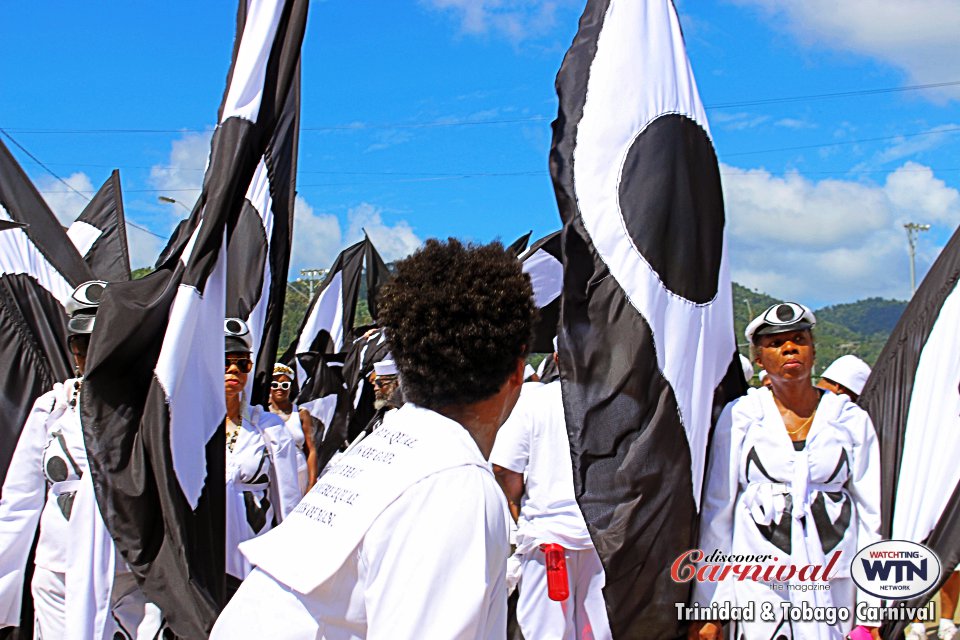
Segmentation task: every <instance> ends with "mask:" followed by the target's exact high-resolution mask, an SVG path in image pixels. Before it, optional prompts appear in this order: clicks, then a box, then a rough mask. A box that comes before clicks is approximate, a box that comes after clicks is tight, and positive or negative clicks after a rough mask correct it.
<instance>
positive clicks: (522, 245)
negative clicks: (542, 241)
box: [507, 230, 533, 258]
mask: <svg viewBox="0 0 960 640" xmlns="http://www.w3.org/2000/svg"><path fill="white" fill-rule="evenodd" d="M531 235H533V231H532V230H531V231H527V232H526V233H525V234H523V235H522V236H520V237H519V238H517V239H516V240H514V241H513V242H511V243H510V246H508V247H507V251H509V252H510V253H512V254H513V255H515V256H517V257H518V258H519V257H520V254H521V253H523V252H524V251H526V249H527V244H529V243H530V236H531Z"/></svg>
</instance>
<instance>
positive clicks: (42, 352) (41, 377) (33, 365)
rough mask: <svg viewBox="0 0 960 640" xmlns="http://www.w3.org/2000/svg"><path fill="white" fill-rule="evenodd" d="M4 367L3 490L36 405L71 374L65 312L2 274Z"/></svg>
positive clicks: (23, 279) (17, 278) (36, 288)
mask: <svg viewBox="0 0 960 640" xmlns="http://www.w3.org/2000/svg"><path fill="white" fill-rule="evenodd" d="M0 362H2V363H3V366H2V367H0V412H2V414H3V415H4V416H5V417H6V418H5V419H4V420H2V421H0V486H2V482H3V479H4V478H5V477H6V474H7V467H8V466H9V465H10V458H11V457H13V451H14V449H15V448H16V446H17V441H18V440H19V438H20V431H21V429H22V428H23V423H24V422H26V420H27V416H28V415H29V414H30V409H31V408H32V407H33V403H34V401H35V400H36V399H37V398H38V397H40V396H41V395H42V394H44V393H46V392H47V391H49V390H50V389H51V388H53V384H54V383H55V382H58V381H61V380H66V379H67V378H69V377H70V375H71V370H72V367H71V366H70V359H69V351H67V323H66V314H65V313H64V310H63V307H62V306H61V305H60V302H59V301H57V300H56V299H55V298H54V297H53V295H51V294H50V292H49V291H47V290H46V289H44V288H43V287H42V286H40V284H39V283H38V282H37V281H36V280H35V279H33V278H32V277H30V276H28V275H26V274H15V275H13V274H5V275H0ZM0 493H2V490H0Z"/></svg>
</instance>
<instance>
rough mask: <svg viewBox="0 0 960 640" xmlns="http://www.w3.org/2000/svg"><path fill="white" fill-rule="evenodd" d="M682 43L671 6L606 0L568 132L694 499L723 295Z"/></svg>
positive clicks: (715, 206) (579, 186)
mask: <svg viewBox="0 0 960 640" xmlns="http://www.w3.org/2000/svg"><path fill="white" fill-rule="evenodd" d="M682 43H683V35H682V33H681V30H680V23H679V21H678V19H677V15H676V12H675V11H674V9H673V6H672V3H671V2H669V1H651V2H636V1H633V0H611V1H610V2H609V4H608V6H607V10H606V15H605V17H604V21H603V26H602V29H601V30H600V33H599V36H598V38H597V48H596V55H595V57H594V59H593V61H592V64H591V66H590V73H589V80H588V83H587V91H586V96H587V98H586V100H585V102H584V105H583V114H582V118H581V119H580V121H579V125H578V128H577V139H576V149H575V152H574V188H575V192H576V197H577V204H578V206H579V210H580V213H581V216H582V220H583V224H584V227H585V228H586V230H587V232H588V233H589V235H590V238H591V240H592V242H593V244H594V247H595V248H596V250H597V253H598V254H599V256H600V257H601V259H602V260H603V262H604V263H605V264H606V265H607V267H608V268H609V270H610V273H611V275H613V277H614V278H615V279H616V280H617V282H618V283H619V284H620V286H621V287H622V288H623V290H624V293H625V294H626V296H627V298H628V300H629V301H630V303H631V305H632V306H633V307H634V308H636V309H637V311H638V312H639V313H640V314H641V315H642V316H643V318H644V319H645V321H646V322H647V323H648V324H649V326H650V329H651V331H652V333H653V337H654V344H655V348H656V355H657V363H658V365H659V367H660V370H661V371H662V373H663V375H664V377H665V378H666V380H667V381H668V382H669V383H670V386H671V387H672V388H673V390H674V393H675V394H676V399H677V404H678V406H679V409H680V414H681V420H682V423H683V426H684V429H685V431H686V433H687V438H688V440H689V443H690V452H691V458H692V461H691V462H692V471H693V475H694V477H693V481H694V482H693V491H694V499H695V500H696V502H697V504H698V505H699V499H700V486H701V483H702V474H703V469H704V456H705V449H706V441H707V436H708V433H709V421H710V410H711V402H712V392H713V389H714V388H716V386H717V384H718V383H719V382H720V380H721V379H722V378H723V376H724V374H725V373H726V371H727V369H728V367H729V366H730V357H731V354H733V352H734V349H735V345H734V343H733V319H732V317H728V315H729V309H730V308H731V295H732V294H731V291H730V290H729V289H728V288H726V287H719V286H718V285H719V283H721V282H727V281H728V278H727V275H726V274H727V264H726V258H725V253H726V252H725V239H724V233H723V229H724V215H723V196H722V193H721V188H720V175H719V169H718V166H717V161H716V154H715V153H714V150H713V144H712V142H711V140H710V133H709V128H708V126H707V119H706V115H705V113H704V109H703V105H702V104H701V102H700V97H699V95H698V93H697V88H696V84H695V82H694V78H693V72H692V70H691V68H690V63H689V61H688V59H687V56H686V52H685V50H684V48H683V46H682ZM678 44H679V45H680V46H677V45H678ZM678 138H679V139H682V140H683V144H682V145H678V144H676V142H675V141H676V140H677V139H678ZM667 140H669V141H670V142H669V143H666V141H667ZM704 335H707V336H709V335H717V336H729V337H728V338H726V337H725V338H724V339H726V340H728V341H729V342H730V344H729V348H717V345H712V346H711V348H709V349H703V345H702V344H701V338H702V336H704ZM670 354H697V357H676V355H674V357H671V355H670ZM704 393H710V394H711V397H709V398H708V397H701V396H702V394H704Z"/></svg>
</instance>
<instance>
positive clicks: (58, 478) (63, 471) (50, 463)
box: [47, 456, 68, 482]
mask: <svg viewBox="0 0 960 640" xmlns="http://www.w3.org/2000/svg"><path fill="white" fill-rule="evenodd" d="M67 473H68V472H67V461H66V460H64V459H63V458H61V457H60V456H53V457H52V458H50V459H49V460H47V477H48V478H50V479H51V480H52V481H53V482H63V481H64V480H66V479H67Z"/></svg>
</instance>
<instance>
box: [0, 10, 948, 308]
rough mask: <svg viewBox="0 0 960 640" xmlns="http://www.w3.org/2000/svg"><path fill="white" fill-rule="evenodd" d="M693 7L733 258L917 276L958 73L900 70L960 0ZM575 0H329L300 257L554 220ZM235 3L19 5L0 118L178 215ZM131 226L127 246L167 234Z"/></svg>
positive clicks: (775, 285) (852, 283)
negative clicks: (562, 89)
mask: <svg viewBox="0 0 960 640" xmlns="http://www.w3.org/2000/svg"><path fill="white" fill-rule="evenodd" d="M677 6H678V8H679V10H680V13H681V21H682V23H683V26H684V32H685V37H686V40H687V47H688V53H689V55H690V58H691V61H692V64H693V68H694V72H695V73H696V76H697V81H698V85H699V88H700V93H701V97H702V99H703V102H704V104H705V105H707V107H708V117H709V118H710V123H711V130H712V134H713V137H714V142H715V146H716V148H717V152H718V156H719V158H720V161H721V170H722V173H723V176H724V193H725V201H726V208H727V217H728V231H729V235H728V243H729V246H730V255H731V264H732V269H733V277H734V279H735V280H737V281H738V282H741V283H743V284H746V285H748V286H752V287H755V288H759V289H761V290H763V291H766V292H769V293H771V294H773V295H777V296H780V297H783V298H793V299H799V300H801V301H805V302H808V303H810V304H812V305H815V306H819V305H823V304H829V303H834V302H844V301H852V300H856V299H859V298H862V297H866V296H872V295H880V296H885V297H899V298H904V297H907V296H908V295H909V275H908V273H909V272H908V259H907V250H906V246H907V243H906V235H905V232H904V230H903V228H902V224H903V223H904V222H906V221H911V220H913V221H917V222H926V223H930V224H931V225H932V229H931V231H930V232H928V233H925V234H923V235H922V236H921V238H920V243H919V249H918V251H919V255H918V259H917V266H918V272H919V273H920V274H921V275H922V274H923V273H925V272H926V270H927V268H928V267H929V265H930V263H931V262H932V260H933V259H934V258H935V257H936V255H937V252H938V251H939V249H940V248H941V247H942V246H943V244H944V243H945V242H946V240H947V238H949V236H950V234H951V233H952V232H953V230H954V229H955V228H956V227H957V225H958V224H960V193H958V191H957V189H958V187H960V160H956V159H954V157H953V156H954V155H955V154H956V151H957V150H958V141H960V135H958V133H960V113H958V108H957V101H956V99H957V98H958V97H960V84H954V85H948V86H942V87H939V88H930V89H919V90H917V89H907V90H904V88H908V87H914V86H917V85H929V84H939V83H957V82H960V69H958V68H957V66H958V65H957V62H956V61H957V60H960V55H958V54H960V40H958V39H957V37H956V33H960V6H958V5H957V4H956V3H955V2H951V1H950V0H924V1H920V0H917V1H914V2H902V3H890V2H885V1H884V0H860V1H858V2H847V3H836V2H832V1H831V2H828V1H827V0H807V1H805V2H795V1H788V0H716V1H710V0H704V1H701V2H692V1H690V0H678V2H677ZM582 8H583V4H582V2H572V1H567V0H420V1H416V0H392V1H390V2H386V1H382V0H381V1H380V2H341V1H333V0H328V1H326V2H314V4H313V6H312V7H311V9H310V19H309V25H308V29H307V36H306V42H305V45H304V58H303V74H304V75H303V106H302V109H303V113H302V126H303V131H302V134H301V140H300V164H299V185H298V189H299V192H300V196H301V197H300V199H299V201H298V210H297V223H296V240H295V248H294V256H293V270H294V272H296V271H297V270H299V269H300V268H302V267H326V266H328V265H329V264H330V262H331V261H332V259H333V257H334V256H335V255H336V253H337V252H338V251H339V249H340V248H342V247H343V246H345V245H346V244H347V243H348V242H351V241H353V240H355V239H356V238H358V237H359V235H360V234H361V233H362V232H361V228H365V229H367V231H368V232H370V234H371V236H372V237H373V238H374V241H375V242H376V243H377V245H378V246H379V247H380V249H381V251H382V252H383V253H384V254H385V255H386V257H387V258H388V259H392V258H396V257H398V256H400V255H403V254H405V253H407V252H409V251H411V250H412V249H413V248H415V247H416V246H417V245H418V244H419V242H420V241H422V240H423V239H425V238H427V237H431V236H447V235H455V236H459V237H465V238H468V239H473V240H478V241H488V240H491V239H494V238H496V237H499V238H501V239H503V240H504V241H506V242H510V241H512V240H513V239H514V238H516V237H517V236H519V235H521V234H522V233H525V232H527V231H529V230H531V229H532V230H533V232H534V236H535V237H536V236H540V235H545V234H546V233H549V232H551V231H553V230H555V229H556V228H558V227H559V217H558V215H557V210H556V203H555V200H554V196H553V191H552V187H551V184H550V180H549V176H548V174H547V153H548V151H549V145H550V135H551V132H550V121H551V120H552V119H553V117H554V116H555V115H556V94H555V92H554V88H553V81H554V78H555V76H556V72H557V70H558V68H559V66H560V63H561V60H562V58H563V55H564V53H565V51H566V49H567V47H568V45H569V43H570V41H571V39H572V38H573V35H574V33H575V32H576V27H577V21H578V18H579V14H580V12H581V11H582ZM234 14H235V5H234V4H233V3H230V2H202V3H201V2H192V3H186V2H179V1H171V2H164V3H119V2H111V3H108V2H99V3H56V4H54V3H50V2H43V1H41V2H35V3H26V4H25V3H3V4H2V5H0V78H2V80H0V83H2V85H0V86H2V88H3V96H4V99H3V100H2V101H0V127H3V128H5V129H6V130H8V132H9V133H10V134H11V135H12V136H13V137H14V138H15V139H16V140H17V141H18V142H19V143H20V144H21V145H23V147H25V148H26V149H27V150H29V151H30V152H31V153H32V154H33V155H34V156H36V157H37V158H38V159H39V160H41V161H42V162H43V163H44V164H46V165H47V166H48V167H49V168H50V169H51V170H53V172H55V173H56V174H57V175H58V176H60V177H61V178H63V179H64V180H65V181H66V182H67V183H69V184H70V186H71V187H72V188H74V189H76V190H78V191H80V192H82V193H84V194H85V195H87V196H88V197H89V195H92V192H93V191H95V190H96V189H97V188H98V187H99V185H100V184H101V183H102V182H103V181H104V180H105V179H106V178H107V177H108V175H109V173H110V170H111V169H113V168H119V169H120V172H121V178H122V181H123V188H124V196H125V204H126V210H127V216H128V218H129V220H131V221H132V222H135V223H136V224H139V225H141V226H143V227H146V228H147V229H149V230H151V231H152V232H153V233H155V234H158V235H160V236H164V237H165V236H166V235H167V234H168V233H169V232H170V230H171V229H172V228H173V226H174V225H175V224H176V222H177V220H178V219H179V218H180V217H182V216H183V215H185V214H186V211H185V210H184V209H183V208H182V207H180V206H177V205H170V204H163V203H161V202H158V200H157V196H158V195H167V196H171V197H174V198H176V199H178V200H181V201H182V202H184V203H185V204H186V205H187V206H190V205H192V203H193V200H194V199H195V198H196V195H197V190H196V189H197V188H198V187H199V184H200V180H201V177H202V168H203V166H204V163H205V161H206V155H207V153H208V151H209V147H208V141H209V131H210V127H211V126H212V124H213V122H214V120H215V117H216V110H217V106H218V105H219V101H220V98H221V94H222V91H223V87H224V82H225V77H226V72H227V70H228V67H229V62H230V48H231V43H232V39H233V35H234V27H235V21H234ZM878 90H883V91H878ZM841 93H846V94H848V95H836V94H841ZM824 94H829V95H828V96H826V97H814V96H823V95H824ZM789 98H797V99H795V100H794V99H789ZM764 101H766V102H764ZM4 142H5V143H7V144H8V146H10V147H11V148H12V150H13V152H14V154H15V155H16V156H17V158H18V159H19V160H20V161H21V163H22V164H23V166H24V168H25V169H26V170H27V172H28V173H29V174H30V176H31V177H32V178H33V179H34V181H35V182H36V184H37V185H38V187H39V188H40V190H41V191H42V192H43V193H44V196H45V197H46V198H47V200H48V202H50V204H51V206H52V207H53V208H54V210H55V211H56V212H57V214H58V215H59V216H60V217H61V219H62V220H64V221H65V222H67V221H70V220H72V219H73V218H74V217H76V215H77V214H78V213H79V212H80V210H81V208H82V207H83V204H84V202H85V200H84V198H83V196H81V195H78V194H77V193H75V192H74V191H71V190H70V189H68V188H67V187H66V186H65V185H63V184H62V183H60V182H58V181H57V180H56V179H55V178H54V177H52V176H51V175H50V174H49V173H47V172H46V171H45V170H44V169H43V168H42V167H40V166H38V165H37V164H36V163H34V162H33V161H32V160H31V159H30V158H29V157H27V155H26V154H25V153H24V152H22V151H21V150H20V149H18V148H15V147H13V146H12V145H11V144H10V143H9V140H6V139H4ZM129 238H130V242H131V246H132V248H133V252H134V262H136V263H137V265H145V264H149V263H151V262H152V261H153V259H154V258H155V256H156V253H157V251H158V250H159V248H160V247H161V246H162V244H163V240H162V239H161V238H159V237H156V236H154V235H151V234H149V233H146V232H144V231H140V230H138V229H129Z"/></svg>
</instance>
